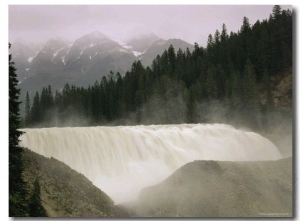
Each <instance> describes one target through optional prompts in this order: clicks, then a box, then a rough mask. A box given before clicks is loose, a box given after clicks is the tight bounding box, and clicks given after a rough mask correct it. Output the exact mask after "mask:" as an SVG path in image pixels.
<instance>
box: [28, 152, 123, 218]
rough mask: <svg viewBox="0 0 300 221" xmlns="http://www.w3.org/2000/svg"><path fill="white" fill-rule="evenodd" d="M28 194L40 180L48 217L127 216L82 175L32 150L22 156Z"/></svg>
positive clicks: (42, 197) (43, 203)
mask: <svg viewBox="0 0 300 221" xmlns="http://www.w3.org/2000/svg"><path fill="white" fill-rule="evenodd" d="M23 160H24V165H25V170H24V173H23V177H24V180H25V181H26V182H27V183H28V190H29V193H31V192H32V191H33V185H34V181H35V180H36V179H38V181H39V185H40V191H41V200H42V205H43V206H44V208H45V210H46V212H47V215H48V216H49V217H120V216H122V217H126V216H127V215H128V214H126V213H125V212H124V211H123V210H122V209H120V208H116V207H115V206H114V202H113V200H112V199H111V198H110V197H109V196H108V195H106V194H105V193H104V192H103V191H101V190H99V189H98V188H97V187H95V186H94V185H93V184H92V182H91V181H89V180H88V179H86V178H85V177H84V176H83V175H82V174H80V173H78V172H76V171H74V170H72V169H71V168H70V167H68V166H66V165H65V164H63V163H61V162H60V161H58V160H56V159H54V158H50V159H49V158H45V157H43V156H41V155H38V154H36V153H34V152H32V151H30V150H27V149H25V151H24V153H23Z"/></svg>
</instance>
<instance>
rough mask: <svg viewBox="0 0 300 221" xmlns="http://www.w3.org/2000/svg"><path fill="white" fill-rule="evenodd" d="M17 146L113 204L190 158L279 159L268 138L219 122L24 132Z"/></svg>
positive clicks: (159, 178) (172, 170) (279, 156)
mask: <svg viewBox="0 0 300 221" xmlns="http://www.w3.org/2000/svg"><path fill="white" fill-rule="evenodd" d="M23 131H24V132H26V133H24V134H23V135H22V136H21V143H20V145H21V146H23V147H27V148H29V149H30V150H32V151H34V152H36V153H38V154H41V155H43V156H45V157H54V158H56V159H58V160H60V161H62V162H64V163H66V164H67V165H69V166H70V167H71V168H72V169H74V170H76V171H78V172H80V173H82V174H84V175H85V176H86V177H87V178H88V179H90V180H91V181H92V182H93V183H94V185H96V186H97V187H99V188H100V189H101V190H103V191H104V192H106V193H107V194H108V195H109V196H110V197H112V199H113V200H114V201H115V202H116V203H122V202H125V201H130V200H134V199H136V198H137V196H138V194H139V191H140V190H141V189H142V188H144V187H146V186H150V185H155V184H157V183H158V182H160V181H162V180H164V179H165V178H167V177H168V176H169V175H171V174H172V173H173V172H174V171H175V170H177V169H178V168H180V167H181V166H183V165H184V164H186V163H188V162H191V161H194V160H219V161H262V160H277V159H280V158H281V155H280V152H279V151H278V149H277V147H276V146H275V145H274V144H273V143H272V142H271V141H269V140H268V139H266V138H264V137H262V136H261V135H259V134H257V133H253V132H245V131H240V130H237V129H235V128H234V127H231V126H229V125H224V124H181V125H151V126H118V127H77V128H76V127H66V128H42V129H24V130H23Z"/></svg>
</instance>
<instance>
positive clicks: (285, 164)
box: [127, 158, 293, 217]
mask: <svg viewBox="0 0 300 221" xmlns="http://www.w3.org/2000/svg"><path fill="white" fill-rule="evenodd" d="M292 174H293V173H292V158H285V159H282V160H278V161H262V162H220V161H194V162H191V163H188V164H186V165H185V166H183V167H181V168H180V169H178V170H177V171H176V172H174V173H173V174H172V175H171V176H170V177H168V178H167V179H166V180H164V181H163V182H161V183H160V184H158V185H155V186H152V187H148V188H145V189H144V190H142V191H141V193H140V197H139V200H138V201H137V202H135V203H132V204H128V205H127V207H128V208H130V210H131V215H133V216H138V217H292V216H293V175H292Z"/></svg>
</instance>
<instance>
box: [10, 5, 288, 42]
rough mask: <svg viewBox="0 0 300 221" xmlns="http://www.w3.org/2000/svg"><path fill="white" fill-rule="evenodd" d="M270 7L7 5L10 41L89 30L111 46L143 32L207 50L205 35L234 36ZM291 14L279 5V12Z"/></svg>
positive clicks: (69, 36)
mask: <svg viewBox="0 0 300 221" xmlns="http://www.w3.org/2000/svg"><path fill="white" fill-rule="evenodd" d="M272 8H273V5H73V6H72V5H10V6H9V40H10V41H14V40H16V39H23V40H26V41H29V42H44V41H47V40H48V39H49V38H53V37H61V38H65V39H67V40H69V41H71V42H73V41H74V40H75V39H77V38H79V37H81V36H83V35H85V34H88V33H90V32H92V31H96V30H97V31H100V32H102V33H104V34H106V35H107V36H108V37H110V38H112V39H113V40H115V41H118V42H121V41H124V40H126V39H129V38H132V37H135V36H137V35H141V34H145V33H154V34H156V35H157V36H159V37H161V38H163V39H169V38H180V39H182V40H185V41H187V42H189V43H191V44H194V43H195V42H197V43H199V45H202V46H204V47H205V46H206V42H207V37H208V35H209V34H213V33H215V31H216V29H218V30H220V29H221V28H222V24H223V23H225V24H226V26H227V31H228V33H230V31H233V32H237V31H238V30H239V29H240V27H241V25H242V21H243V17H244V16H246V17H248V18H249V22H250V24H254V23H255V22H256V21H257V20H258V19H259V20H263V19H268V18H269V15H270V13H272ZM287 8H289V9H292V7H291V6H284V5H283V6H282V9H287Z"/></svg>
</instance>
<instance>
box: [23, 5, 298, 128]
mask: <svg viewBox="0 0 300 221" xmlns="http://www.w3.org/2000/svg"><path fill="white" fill-rule="evenodd" d="M292 33H293V31H292V12H291V11H290V10H282V9H281V7H280V6H278V5H276V6H274V7H273V11H272V13H271V14H270V17H269V18H268V19H265V20H263V21H259V20H258V21H257V22H256V23H255V24H253V25H250V23H249V19H248V18H247V17H244V18H243V21H242V26H241V28H240V30H239V31H238V32H237V33H233V32H230V33H227V30H226V25H225V24H223V25H222V29H221V30H220V31H219V30H216V32H215V33H214V35H211V34H210V35H209V36H208V40H207V46H206V48H204V47H200V46H199V45H198V44H197V43H195V44H194V49H193V51H190V50H189V49H188V48H187V49H180V50H178V51H177V52H176V51H175V50H174V48H173V46H172V45H171V46H170V47H169V48H168V50H165V51H164V53H163V54H162V55H157V57H156V58H155V59H154V60H153V62H152V65H151V67H143V65H142V64H141V62H140V61H136V62H134V63H133V64H132V67H131V70H130V71H128V72H126V73H125V75H124V76H123V75H122V74H121V73H119V72H117V73H113V72H110V73H109V74H108V75H107V76H104V77H103V78H102V79H99V81H96V82H95V83H94V85H90V86H89V87H88V88H83V87H78V86H75V85H69V84H68V83H67V84H65V86H64V88H62V90H60V91H55V92H54V91H52V90H51V86H50V85H49V86H47V87H44V88H43V90H42V91H41V92H36V93H35V95H34V97H33V98H30V96H29V94H28V92H27V96H26V101H25V116H24V117H23V119H22V127H27V128H28V127H53V126H95V125H137V124H138V125H139V124H146V125H147V124H171V123H172V124H180V123H233V124H236V125H247V126H248V127H249V128H252V129H256V130H265V129H268V125H269V124H268V123H269V122H270V121H271V120H272V118H271V117H269V116H271V114H270V113H273V112H274V111H279V110H277V109H276V107H275V106H274V102H273V100H272V96H271V90H272V88H271V80H270V79H271V78H272V77H276V76H279V75H282V74H283V73H285V72H286V71H288V70H291V68H292V50H293V49H292ZM262 90H263V91H265V92H266V94H267V96H266V101H265V102H264V103H262V102H261V100H260V98H259V93H260V91H262ZM291 96H292V92H291Z"/></svg>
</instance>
